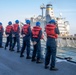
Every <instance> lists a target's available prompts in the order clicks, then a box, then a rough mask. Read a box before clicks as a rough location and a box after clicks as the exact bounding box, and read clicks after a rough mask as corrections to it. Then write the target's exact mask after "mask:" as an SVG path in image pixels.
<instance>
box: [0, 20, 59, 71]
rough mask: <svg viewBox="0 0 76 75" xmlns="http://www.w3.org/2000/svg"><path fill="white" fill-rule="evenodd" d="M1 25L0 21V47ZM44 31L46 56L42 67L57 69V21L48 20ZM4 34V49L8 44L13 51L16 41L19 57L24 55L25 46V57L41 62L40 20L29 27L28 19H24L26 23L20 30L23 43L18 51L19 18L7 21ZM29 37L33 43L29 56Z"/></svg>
mask: <svg viewBox="0 0 76 75" xmlns="http://www.w3.org/2000/svg"><path fill="white" fill-rule="evenodd" d="M3 32H4V30H3V26H2V23H1V22H0V47H1V48H2V35H3ZM45 32H46V34H47V36H46V38H47V41H46V56H45V66H44V68H45V69H47V68H49V66H48V65H49V63H50V59H51V63H50V70H54V71H56V70H58V69H57V68H55V59H56V48H57V45H56V39H57V37H58V34H59V29H58V26H57V23H56V21H55V20H54V19H52V20H51V21H49V23H48V24H47V25H46V26H45ZM5 34H6V36H7V41H6V43H5V50H6V48H7V47H8V45H9V50H10V51H14V47H15V44H16V43H17V52H20V57H24V55H23V53H24V50H25V48H26V59H31V61H32V62H34V61H36V63H42V60H41V39H43V34H42V28H41V27H40V22H36V26H34V27H33V29H31V27H30V20H26V24H24V25H23V27H22V30H21V35H22V36H23V44H22V48H21V51H20V27H19V20H16V21H15V24H12V22H11V21H9V22H8V25H7V26H6V29H5ZM30 39H31V41H32V43H33V53H32V57H31V56H30Z"/></svg>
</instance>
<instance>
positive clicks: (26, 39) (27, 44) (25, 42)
mask: <svg viewBox="0 0 76 75" xmlns="http://www.w3.org/2000/svg"><path fill="white" fill-rule="evenodd" d="M21 35H25V36H24V37H23V44H22V49H21V53H20V57H23V56H24V55H23V53H24V50H25V48H26V47H27V56H26V58H27V59H29V58H30V37H31V28H30V26H29V27H28V33H27V34H25V33H24V32H23V30H22V31H21Z"/></svg>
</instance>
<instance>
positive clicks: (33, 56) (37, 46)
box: [31, 30, 42, 62]
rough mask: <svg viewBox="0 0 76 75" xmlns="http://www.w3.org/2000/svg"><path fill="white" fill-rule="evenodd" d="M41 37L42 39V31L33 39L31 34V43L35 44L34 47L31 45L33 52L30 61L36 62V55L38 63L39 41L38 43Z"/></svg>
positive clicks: (39, 57)
mask: <svg viewBox="0 0 76 75" xmlns="http://www.w3.org/2000/svg"><path fill="white" fill-rule="evenodd" d="M41 37H42V30H40V32H39V35H38V38H34V37H33V34H32V37H31V38H32V42H34V41H35V42H37V44H36V45H33V48H34V50H33V54H32V61H34V60H36V54H37V62H38V61H40V59H41V41H40V39H41Z"/></svg>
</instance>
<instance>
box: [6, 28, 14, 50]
mask: <svg viewBox="0 0 76 75" xmlns="http://www.w3.org/2000/svg"><path fill="white" fill-rule="evenodd" d="M12 32H13V30H12V29H11V31H10V33H8V32H7V31H5V33H6V35H8V37H7V41H6V44H5V49H6V47H8V45H9V50H11V49H12ZM9 43H10V44H9Z"/></svg>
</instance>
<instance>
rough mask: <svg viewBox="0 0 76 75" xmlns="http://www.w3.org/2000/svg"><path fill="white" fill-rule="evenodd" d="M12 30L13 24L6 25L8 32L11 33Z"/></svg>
mask: <svg viewBox="0 0 76 75" xmlns="http://www.w3.org/2000/svg"><path fill="white" fill-rule="evenodd" d="M11 30H12V26H11V25H8V26H7V27H6V32H7V33H10V32H11Z"/></svg>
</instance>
